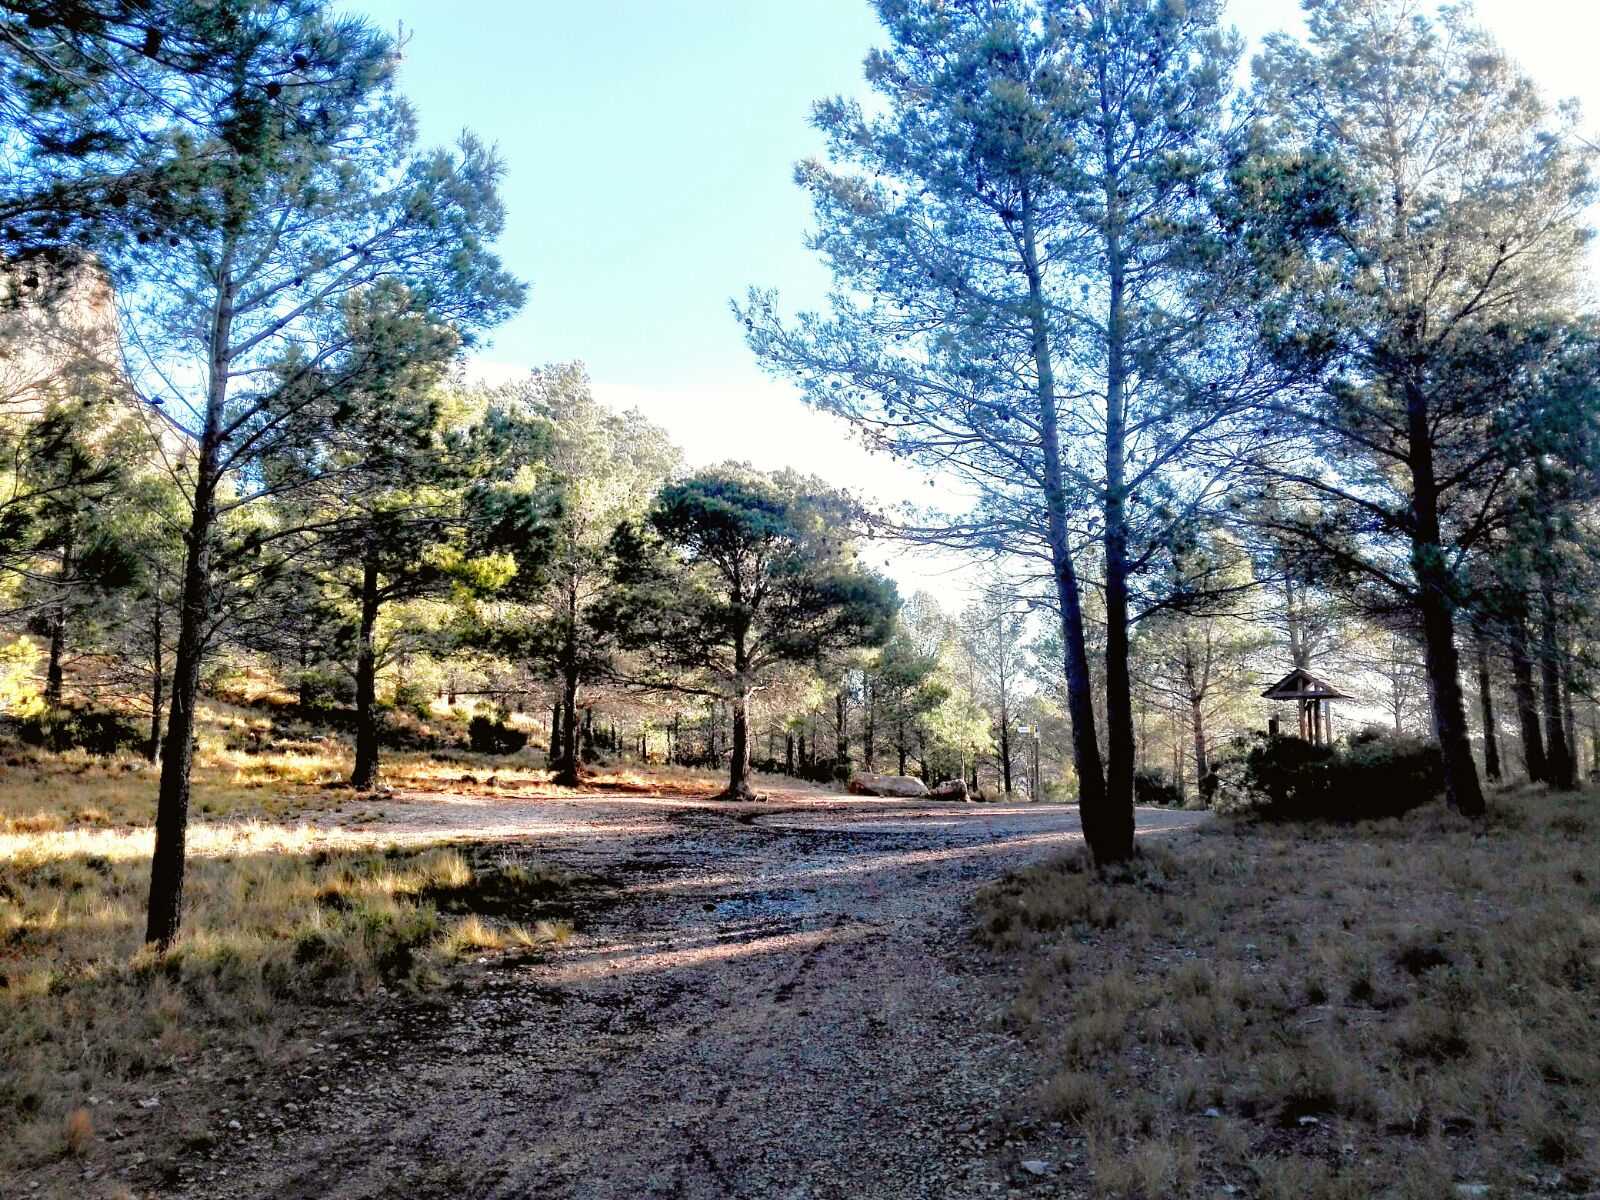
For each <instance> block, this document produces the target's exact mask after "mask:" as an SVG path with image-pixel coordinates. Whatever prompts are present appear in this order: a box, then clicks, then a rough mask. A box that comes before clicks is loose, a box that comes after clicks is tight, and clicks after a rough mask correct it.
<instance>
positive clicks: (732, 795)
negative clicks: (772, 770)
mask: <svg viewBox="0 0 1600 1200" xmlns="http://www.w3.org/2000/svg"><path fill="white" fill-rule="evenodd" d="M731 707H732V708H733V752H732V753H731V754H730V755H729V756H728V786H727V788H726V789H725V790H724V791H723V793H722V795H721V796H720V797H718V798H719V799H722V800H756V799H759V797H758V796H757V795H756V793H755V791H754V790H753V789H752V788H751V787H750V693H749V692H748V691H744V690H741V691H740V692H739V694H738V695H737V696H735V697H734V699H733V702H732V705H731Z"/></svg>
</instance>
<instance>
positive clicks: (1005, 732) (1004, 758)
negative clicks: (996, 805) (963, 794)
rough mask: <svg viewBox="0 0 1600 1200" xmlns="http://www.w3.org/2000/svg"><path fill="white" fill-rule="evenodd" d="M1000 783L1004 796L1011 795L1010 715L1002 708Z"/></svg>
mask: <svg viewBox="0 0 1600 1200" xmlns="http://www.w3.org/2000/svg"><path fill="white" fill-rule="evenodd" d="M1000 781H1001V786H1002V787H1003V788H1005V792H1006V795H1008V796H1009V795H1011V715H1010V714H1009V713H1007V712H1006V710H1005V707H1004V706H1001V709H1000Z"/></svg>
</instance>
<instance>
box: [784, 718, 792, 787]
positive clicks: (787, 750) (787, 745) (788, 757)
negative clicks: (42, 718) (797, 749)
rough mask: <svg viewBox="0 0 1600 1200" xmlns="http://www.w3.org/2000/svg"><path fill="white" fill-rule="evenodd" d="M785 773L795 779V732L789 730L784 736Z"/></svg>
mask: <svg viewBox="0 0 1600 1200" xmlns="http://www.w3.org/2000/svg"><path fill="white" fill-rule="evenodd" d="M783 772H784V774H785V775H788V776H790V777H791V778H793V776H794V731H793V730H789V731H788V732H786V733H785V734H784V735H783Z"/></svg>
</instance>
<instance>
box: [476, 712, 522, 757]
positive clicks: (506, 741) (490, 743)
mask: <svg viewBox="0 0 1600 1200" xmlns="http://www.w3.org/2000/svg"><path fill="white" fill-rule="evenodd" d="M467 740H468V742H469V743H471V746H472V749H473V750H475V751H476V752H477V753H479V754H515V753H516V752H517V751H518V750H521V749H522V748H523V747H524V746H526V745H527V744H528V735H527V734H525V733H523V732H522V731H521V730H520V729H513V728H511V726H509V725H506V724H504V723H502V722H500V721H495V720H492V719H490V718H489V717H486V716H484V715H483V714H482V713H480V714H478V715H477V716H475V717H473V718H472V720H471V721H470V722H469V723H468V724H467Z"/></svg>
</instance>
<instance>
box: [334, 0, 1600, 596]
mask: <svg viewBox="0 0 1600 1200" xmlns="http://www.w3.org/2000/svg"><path fill="white" fill-rule="evenodd" d="M364 7H365V9H366V11H367V12H369V13H370V14H371V15H372V16H373V18H374V19H375V20H377V21H379V22H381V23H382V24H384V25H385V26H391V25H393V24H394V23H395V22H399V23H400V24H401V25H403V27H404V29H405V30H406V31H407V32H408V34H409V35H410V42H409V45H408V47H407V57H406V63H405V66H404V74H403V79H402V86H403V87H404V90H405V92H406V93H407V95H409V96H411V97H412V98H413V99H414V100H415V102H416V104H417V106H418V108H419V110H420V113H421V117H422V121H423V128H424V132H425V135H426V136H427V137H428V138H430V139H432V140H447V139H449V138H451V137H453V136H454V134H455V133H456V132H457V131H458V130H460V129H462V128H470V129H472V130H473V131H474V132H476V133H477V134H478V135H480V136H481V137H482V138H484V139H485V140H487V141H489V142H491V143H493V144H495V145H496V146H498V148H499V150H500V153H501V155H502V156H503V157H504V159H505V162H506V168H507V174H506V180H505V184H504V195H505V199H506V203H507V207H508V209H509V214H510V228H509V229H508V232H507V235H506V237H505V238H504V239H503V241H502V244H501V245H502V251H503V253H504V255H505V258H506V260H507V263H508V265H509V266H510V267H511V268H512V269H513V270H514V271H516V272H517V273H518V274H519V275H521V276H522V277H523V278H525V279H527V280H528V281H530V282H531V284H532V292H531V295H530V301H529V304H528V306H527V308H526V309H525V310H524V311H523V313H522V314H521V315H519V316H518V317H517V318H516V319H515V320H514V321H512V322H510V323H508V324H507V325H506V326H504V327H503V328H502V329H500V330H499V331H497V332H496V334H495V335H494V338H493V343H492V345H490V346H488V347H486V348H485V349H484V351H483V353H482V354H481V355H480V363H479V369H480V370H481V371H482V372H483V373H484V374H486V375H489V376H490V377H500V378H503V377H505V376H507V375H512V374H520V373H521V372H522V371H523V370H525V369H527V368H529V367H533V366H536V365H539V364H541V363H546V362H553V361H559V360H565V359H582V360H584V361H585V362H586V363H587V365H588V368H589V372H590V375H591V377H592V378H593V379H594V381H595V389H596V392H597V394H598V395H599V396H600V397H601V398H602V399H603V400H605V401H607V402H608V403H611V404H613V405H615V406H616V407H619V408H620V407H629V406H637V407H639V408H641V409H642V410H644V412H645V413H646V414H647V415H648V416H649V417H650V418H651V419H653V420H654V421H656V422H657V423H658V424H661V425H663V426H665V427H666V428H667V430H668V431H669V432H670V433H671V435H672V437H673V438H674V440H676V441H677V443H678V444H679V445H680V446H682V447H683V449H684V451H685V453H686V455H687V457H688V460H689V462H690V464H691V465H695V466H698V465H703V464H709V463H714V462H718V461H721V460H724V459H729V458H734V459H744V460H747V461H749V462H751V463H753V464H754V465H756V466H757V467H761V468H768V469H770V468H777V467H783V466H789V467H794V468H796V469H799V470H802V471H808V472H812V473H815V474H817V475H820V476H822V477H824V478H826V479H828V480H830V481H831V482H834V483H836V484H838V485H840V486H845V487H850V488H852V489H855V490H857V491H859V492H862V493H864V494H866V495H868V496H870V497H873V498H876V499H879V500H883V501H889V502H893V501H898V500H902V499H906V498H913V497H914V498H916V499H918V500H927V499H928V498H929V496H930V492H929V490H928V488H927V486H926V481H925V480H924V479H921V478H919V477H918V475H917V473H916V472H915V471H914V470H913V469H912V468H909V467H907V466H905V465H904V464H900V463H895V462H892V461H890V460H888V459H883V458H874V457H872V456H869V455H867V454H866V452H865V451H863V450H861V449H860V448H859V447H857V446H856V445H854V444H853V443H852V442H850V441H849V440H848V438H847V437H846V435H845V433H844V430H843V429H842V428H841V427H840V426H839V425H838V423H837V422H836V421H834V420H833V419H831V418H828V417H824V416H821V415H819V414H817V413H813V412H811V411H810V410H808V409H807V408H806V407H805V406H804V404H802V403H801V402H800V400H799V398H798V396H797V395H796V394H795V392H794V391H793V389H792V388H790V387H789V386H788V385H786V384H783V383H778V382H774V381H772V380H770V379H768V378H767V377H766V376H765V375H763V374H762V372H761V371H760V370H759V369H758V368H757V367H756V364H755V362H754V360H753V358H752V356H751V354H750V353H749V351H748V350H747V349H746V347H745V345H744V342H743V339H742V337H741V336H740V332H741V331H740V329H739V327H738V326H737V325H736V323H735V322H734V320H733V318H732V317H731V316H730V315H729V312H728V301H729V300H730V299H731V298H733V297H739V296H742V295H743V294H744V291H745V289H746V288H747V287H749V286H750V285H752V284H757V285H760V286H763V287H768V286H770V287H776V288H778V289H779V290H780V294H781V297H782V302H783V304H784V306H785V308H786V309H788V310H790V311H792V310H794V309H795V308H800V307H809V306H814V305H815V304H816V303H817V302H818V301H819V299H820V298H821V295H822V292H823V289H824V287H825V286H826V282H827V281H826V277H825V275H824V274H823V272H822V270H821V269H820V267H819V266H818V265H817V264H816V263H815V262H814V261H813V260H812V258H811V256H810V255H809V254H808V253H807V252H806V251H805V249H804V247H803V245H802V238H803V236H804V233H805V231H806V229H807V227H808V222H809V212H808V205H807V203H806V201H805V198H804V197H803V196H802V195H801V193H800V191H799V189H798V188H797V187H795V186H794V184H793V182H792V179H791V169H792V167H793V164H794V163H795V162H796V161H797V160H799V159H801V158H803V157H805V156H806V155H808V154H811V153H814V152H815V151H816V150H817V149H819V145H818V138H817V136H816V134H815V133H814V132H813V131H812V130H811V129H810V127H809V125H808V123H807V117H808V113H809V109H810V105H811V103H812V101H813V100H815V99H817V98H820V97H822V96H826V95H830V94H834V93H839V92H844V93H853V94H856V95H864V94H865V91H866V89H865V85H864V84H863V83H862V81H861V72H860V64H861V60H862V58H863V56H864V55H865V53H866V52H867V50H868V49H869V48H871V47H872V46H873V45H876V44H878V42H879V41H880V40H881V39H880V36H879V30H878V26H877V24H876V20H875V18H874V17H873V15H872V13H871V11H870V9H869V7H868V5H867V4H866V2H865V0H807V2H806V3H803V4H802V3H794V2H792V0H590V2H588V3H583V4H573V3H570V2H569V0H467V2H465V3H458V4H442V3H440V2H439V0H368V3H367V4H366V5H365V6H364ZM1477 7H1478V12H1479V16H1480V19H1481V20H1482V21H1483V23H1484V24H1485V25H1487V26H1488V27H1489V28H1490V29H1491V30H1492V31H1493V32H1494V34H1495V35H1496V36H1497V37H1498V39H1499V40H1500V42H1501V43H1502V45H1504V46H1505V48H1506V49H1507V50H1508V51H1509V52H1510V53H1511V54H1512V56H1513V57H1515V58H1516V59H1518V60H1519V61H1520V62H1521V63H1522V64H1523V66H1524V67H1525V68H1526V69H1527V70H1528V71H1529V73H1530V74H1532V75H1533V76H1534V77H1535V78H1536V79H1538V80H1539V82H1540V83H1541V84H1542V85H1543V87H1544V88H1545V90H1546V93H1547V94H1548V95H1551V96H1553V97H1564V96H1572V97H1576V98H1577V99H1578V100H1580V101H1581V102H1582V103H1583V106H1584V110H1585V113H1586V114H1590V115H1589V116H1588V118H1587V120H1586V124H1587V125H1589V126H1591V127H1593V128H1596V129H1600V71H1597V70H1596V68H1595V65H1594V55H1595V50H1596V47H1597V46H1600V0H1479V3H1478V6H1477ZM1229 19H1230V20H1231V21H1232V23H1234V24H1235V25H1236V26H1238V27H1239V29H1240V30H1241V31H1242V32H1243V33H1244V34H1245V35H1246V36H1247V37H1248V38H1249V39H1250V40H1251V42H1252V44H1253V43H1254V42H1256V41H1257V40H1258V39H1259V38H1260V37H1261V35H1262V34H1264V33H1267V32H1270V31H1272V30H1275V29H1298V28H1299V27H1300V14H1299V5H1298V4H1297V3H1295V2H1293V0H1233V3H1232V4H1230V6H1229ZM891 557H892V559H893V561H892V563H891V562H890V560H891ZM872 558H873V559H874V561H876V562H878V563H880V564H884V563H889V564H890V565H891V569H892V571H893V574H894V575H895V576H896V577H897V578H898V579H899V580H900V582H901V585H902V588H903V589H905V590H908V591H909V590H911V589H914V588H916V587H923V586H925V587H928V588H929V589H930V590H933V591H934V592H936V593H940V594H944V595H946V596H948V598H949V599H950V601H951V602H952V603H954V602H956V601H957V600H958V599H959V597H958V596H956V595H954V594H952V592H953V591H954V590H956V586H957V585H956V584H955V583H954V582H953V579H954V577H953V576H952V575H951V574H950V570H951V567H952V565H953V564H951V563H950V562H949V561H944V562H925V561H922V560H916V559H907V558H905V557H904V556H899V555H895V556H890V555H889V554H888V553H887V552H883V553H875V554H873V555H872Z"/></svg>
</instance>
